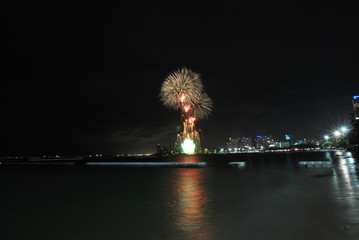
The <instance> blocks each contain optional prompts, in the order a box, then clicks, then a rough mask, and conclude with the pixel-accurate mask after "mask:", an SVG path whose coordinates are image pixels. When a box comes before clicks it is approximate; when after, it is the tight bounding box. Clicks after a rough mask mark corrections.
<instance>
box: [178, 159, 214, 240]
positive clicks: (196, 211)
mask: <svg viewBox="0 0 359 240" xmlns="http://www.w3.org/2000/svg"><path fill="white" fill-rule="evenodd" d="M181 161H185V162H198V161H199V159H198V156H185V157H183V159H181ZM203 171H204V170H203V169H201V168H180V169H178V171H176V175H175V176H174V188H173V195H174V199H176V200H175V201H176V202H175V204H174V205H173V207H174V210H175V212H176V214H177V218H176V222H175V226H176V227H177V228H178V230H180V231H181V232H184V233H185V235H186V236H191V237H193V238H195V239H203V240H204V239H209V232H208V231H209V226H208V221H207V214H206V212H205V210H206V205H207V202H208V198H207V196H206V191H205V188H204V186H203V181H204V179H203Z"/></svg>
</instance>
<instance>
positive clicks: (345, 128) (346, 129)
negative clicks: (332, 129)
mask: <svg viewBox="0 0 359 240" xmlns="http://www.w3.org/2000/svg"><path fill="white" fill-rule="evenodd" d="M340 130H341V131H342V132H343V133H346V132H347V131H348V128H347V127H342V128H341V129H340Z"/></svg>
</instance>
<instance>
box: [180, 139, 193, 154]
mask: <svg viewBox="0 0 359 240" xmlns="http://www.w3.org/2000/svg"><path fill="white" fill-rule="evenodd" d="M181 148H182V153H184V154H194V153H195V149H196V144H195V143H194V141H193V140H192V139H190V138H186V139H185V140H184V141H183V143H182V144H181Z"/></svg>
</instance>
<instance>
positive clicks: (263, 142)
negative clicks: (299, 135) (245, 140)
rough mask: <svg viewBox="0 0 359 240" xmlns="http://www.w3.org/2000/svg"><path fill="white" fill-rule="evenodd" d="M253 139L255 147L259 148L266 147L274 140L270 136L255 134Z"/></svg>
mask: <svg viewBox="0 0 359 240" xmlns="http://www.w3.org/2000/svg"><path fill="white" fill-rule="evenodd" d="M254 141H255V147H256V149H260V150H264V149H267V148H268V147H269V146H270V145H272V144H273V142H274V141H273V140H272V139H271V137H267V136H257V137H256V138H255V140H254Z"/></svg>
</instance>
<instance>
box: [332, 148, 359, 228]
mask: <svg viewBox="0 0 359 240" xmlns="http://www.w3.org/2000/svg"><path fill="white" fill-rule="evenodd" d="M336 156H337V162H336V164H334V167H333V181H332V183H333V193H334V197H335V199H336V200H337V203H338V204H339V205H341V206H342V208H343V214H344V215H345V216H348V217H349V218H348V219H349V220H350V222H348V224H349V225H350V224H351V225H357V227H358V224H359V207H358V205H359V203H358V199H359V182H358V176H357V170H356V166H355V159H354V158H353V156H352V153H350V152H346V153H344V152H336ZM330 160H332V158H330Z"/></svg>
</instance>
